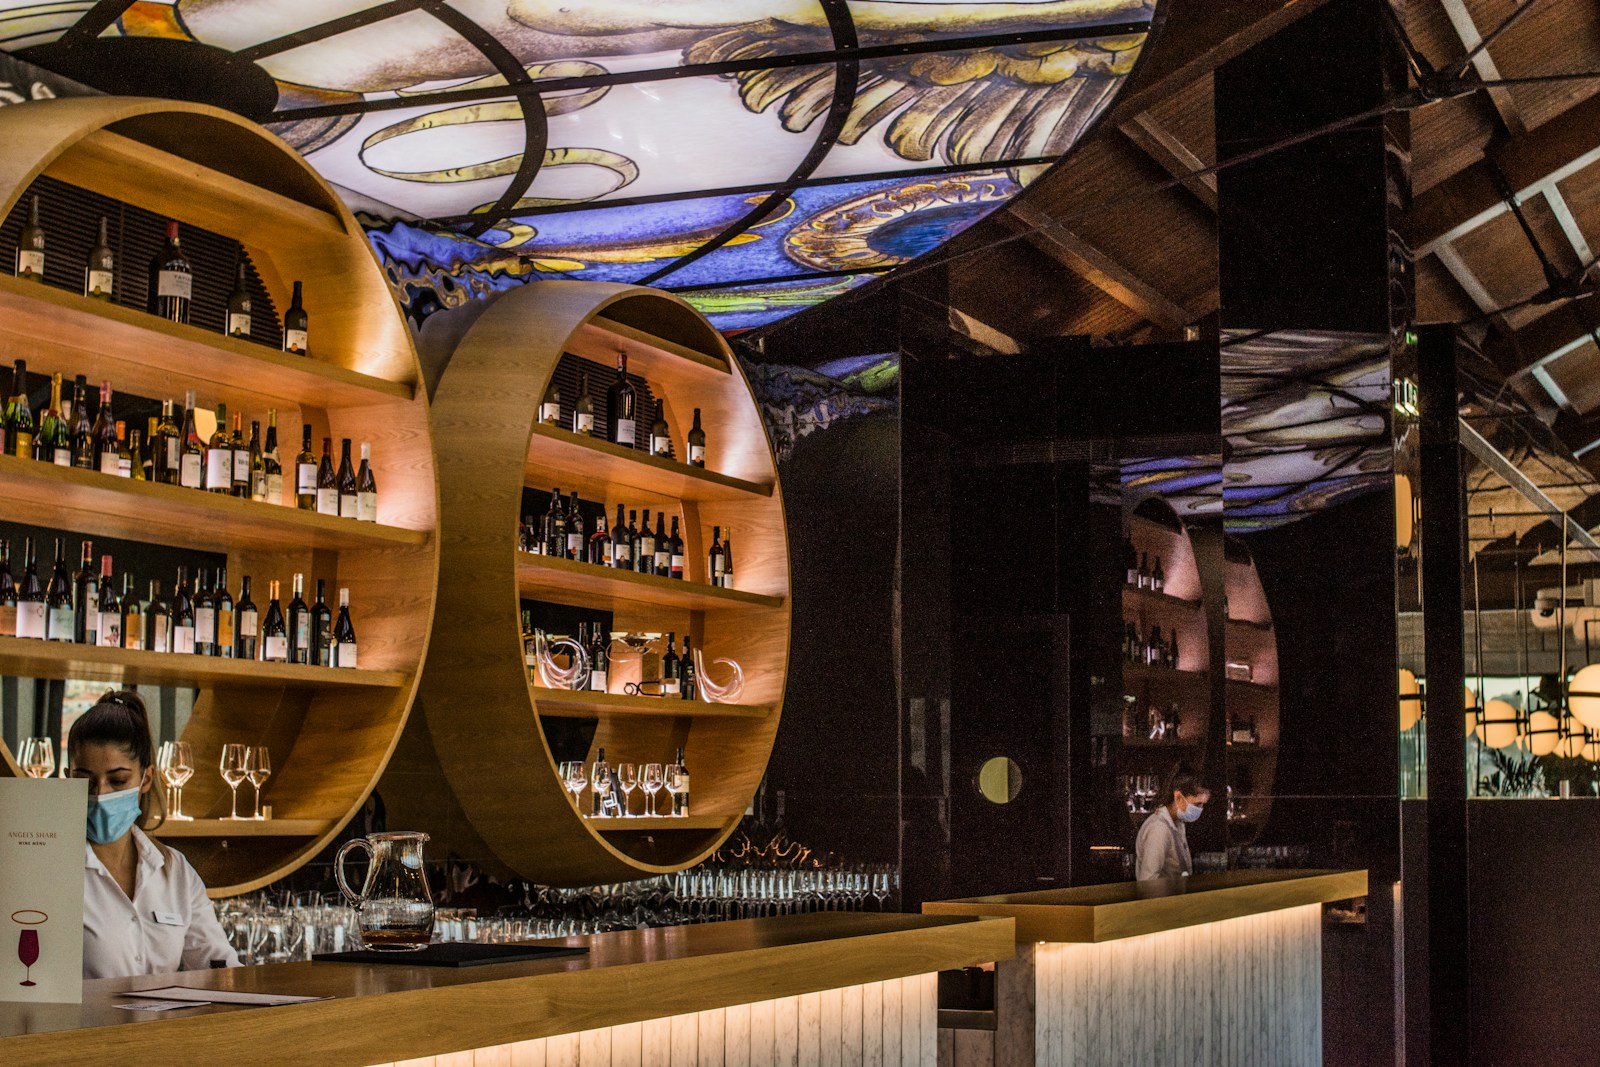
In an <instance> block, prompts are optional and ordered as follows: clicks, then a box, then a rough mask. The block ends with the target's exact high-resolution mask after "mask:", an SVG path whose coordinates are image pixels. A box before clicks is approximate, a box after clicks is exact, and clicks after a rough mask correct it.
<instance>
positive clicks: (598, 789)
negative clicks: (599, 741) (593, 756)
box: [589, 760, 611, 815]
mask: <svg viewBox="0 0 1600 1067" xmlns="http://www.w3.org/2000/svg"><path fill="white" fill-rule="evenodd" d="M589 790H590V792H591V793H592V794H593V796H592V797H591V803H592V804H593V806H594V808H595V814H596V815H601V814H604V813H605V804H606V801H605V798H606V797H607V796H609V795H610V794H611V764H609V763H607V762H606V761H605V760H595V761H594V765H593V766H591V767H590V768H589Z"/></svg>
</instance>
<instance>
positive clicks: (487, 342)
mask: <svg viewBox="0 0 1600 1067" xmlns="http://www.w3.org/2000/svg"><path fill="white" fill-rule="evenodd" d="M420 347H421V350H422V355H423V359H424V361H425V362H426V364H427V365H428V366H429V367H430V368H443V369H442V374H441V376H440V378H439V385H438V388H437V390H436V393H435V396H434V405H433V415H434V421H435V426H436V429H437V435H438V443H439V463H440V474H441V483H440V484H441V501H442V513H441V530H442V532H441V536H440V542H441V544H440V551H441V554H442V566H443V572H444V574H445V575H446V578H445V580H444V582H443V586H442V588H441V590H440V599H439V612H438V615H437V618H436V620H435V625H434V633H433V636H432V640H431V644H430V647H429V652H428V662H427V667H426V669H425V670H424V673H423V689H422V693H423V700H422V706H423V709H424V713H425V714H426V716H427V722H428V730H429V733H430V734H431V735H432V738H433V743H434V747H435V749H436V751H437V753H438V756H439V760H440V763H441V764H442V766H443V767H444V770H445V774H446V776H447V777H448V779H449V781H450V785H451V788H452V790H453V791H454V793H455V795H456V797H457V799H458V800H459V801H460V804H461V807H462V810H463V811H464V812H465V814H466V816H467V818H468V819H469V820H470V821H471V823H472V825H473V828H474V829H475V830H476V831H477V833H478V834H479V835H480V836H481V837H482V838H483V840H484V841H485V842H486V843H487V844H488V845H489V847H490V848H491V849H493V850H494V852H495V853H496V855H498V856H499V858H500V859H501V860H503V861H504V862H505V863H506V864H507V865H508V866H510V867H511V868H512V869H513V870H515V871H516V872H517V873H518V874H519V875H521V876H523V877H526V878H530V879H533V880H536V881H539V882H543V883H545V884H549V885H568V886H575V885H592V884H595V883H598V882H611V881H618V880H625V879H633V878H640V877H644V876H647V875H650V874H658V873H664V872H668V871H674V870H680V869H682V868H684V867H689V866H692V865H694V864H695V863H698V862H700V861H701V860H702V859H704V858H705V857H706V856H708V855H710V854H711V852H712V851H713V850H714V849H715V848H716V847H717V846H718V845H719V844H721V843H722V841H723V840H725V839H726V838H727V836H728V835H729V834H730V833H732V832H733V830H734V828H735V827H736V826H737V825H738V822H739V819H740V818H741V817H742V815H743V814H744V812H745V809H746V808H747V807H748V806H749V803H750V799H751V797H752V796H753V795H754V793H755V790H756V788H757V786H758V785H759V784H760V781H761V776H762V774H763V773H764V772H765V769H766V764H767V759H768V757H769V756H770V755H771V751H772V743H773V739H774V737H775V735H776V733H777V729H778V718H779V711H780V709H781V707H782V704H783V690H784V680H785V674H786V671H787V667H788V658H789V553H788V538H787V535H786V533H785V530H784V515H783V499H782V494H781V493H780V492H779V488H778V477H777V466H776V461H775V459H774V457H773V454H772V451H771V447H770V445H769V443H768V440H767V435H766V430H765V428H764V426H763V424H762V421H761V413H760V410H759V408H758V406H757V404H756V402H755V399H754V397H753V396H752V394H751V392H750V387H749V383H748V382H747V381H746V380H745V378H744V375H743V372H742V371H741V370H740V369H739V365H738V363H737V362H736V361H735V360H734V358H733V356H732V353H731V352H730V351H729V350H728V347H727V344H726V342H725V341H724V340H723V339H722V336H721V335H720V334H719V333H718V332H717V331H716V330H715V328H713V327H712V326H711V324H710V323H708V322H707V321H706V320H705V319H704V318H703V317H702V316H701V315H700V314H699V313H698V312H696V311H695V310H694V309H692V308H690V307H689V306H688V305H687V304H685V303H684V302H683V301H681V300H679V299H678V298H676V297H674V296H671V295H669V294H666V293H662V292H659V291H657V290H651V289H644V288H639V287H636V286H625V285H612V284H605V283H599V282H571V281H546V282H539V283H537V284H532V285H527V286H523V287H521V288H518V289H514V290H511V291H508V292H504V293H501V294H499V295H497V296H495V297H492V298H490V299H488V300H482V301H473V302H472V303H471V304H469V305H468V306H466V307H462V308H458V309H454V310H451V311H447V312H440V313H438V314H435V315H433V316H431V317H430V318H429V319H428V320H427V323H426V324H425V326H424V328H423V331H422V336H421V341H420ZM619 350H625V351H627V353H628V370H629V373H630V376H631V377H633V378H634V379H636V380H637V379H643V380H644V381H645V382H646V383H647V384H648V387H649V390H650V392H651V393H652V394H653V395H654V396H655V397H659V398H663V399H664V400H665V402H666V407H667V419H668V422H669V424H670V426H671V428H672V432H673V435H674V438H675V445H676V453H677V454H678V455H683V454H684V453H685V448H684V439H683V435H684V432H685V431H686V430H687V429H688V427H689V425H690V423H691V412H692V409H694V408H699V409H701V411H702V415H703V419H704V426H705V430H706V434H707V467H706V469H704V470H701V469H698V468H694V467H690V466H687V465H686V464H683V463H680V462H677V461H675V460H669V459H661V458H657V457H653V456H649V455H646V454H645V453H644V452H640V451H635V450H632V449H629V448H625V447H621V446H618V445H615V444H612V443H610V442H608V441H605V440H601V439H599V438H595V437H590V436H582V437H580V436H578V435H576V434H573V433H569V432H567V431H566V430H565V429H561V428H557V427H551V426H546V425H542V424H541V423H540V422H539V419H538V411H539V405H540V401H541V400H542V398H543V396H544V392H545V389H546V387H547V385H548V384H549V382H550V380H551V378H552V376H553V375H556V374H557V372H558V365H559V364H561V362H562V360H563V358H564V356H565V358H566V359H567V360H568V366H567V371H570V370H571V362H570V361H571V360H573V359H580V360H586V361H588V364H586V369H587V370H588V371H589V382H590V391H591V394H592V395H594V396H595V397H596V398H597V408H601V407H603V406H604V396H605V393H606V389H607V388H608V387H609V385H610V383H611V382H612V381H613V380H614V378H615V369H614V368H615V365H616V355H617V352H618V351H619ZM568 388H570V385H568V386H565V387H564V389H563V392H564V394H565V392H566V390H567V389H568ZM565 399H566V400H567V401H568V404H569V407H570V402H571V400H572V397H570V396H566V397H565ZM597 414H598V412H597ZM642 417H643V418H644V419H646V420H648V419H650V418H652V417H653V411H644V412H643V413H642ZM525 487H531V488H534V489H540V490H545V491H548V490H550V489H552V488H560V489H562V490H563V491H564V492H567V493H570V492H572V491H573V490H576V491H578V493H579V494H580V495H581V498H582V499H583V500H584V501H587V502H589V503H591V504H593V503H596V502H599V503H603V504H604V506H605V509H606V515H607V518H608V521H609V519H610V518H611V517H612V516H613V515H614V514H615V512H616V508H617V505H618V504H619V503H620V504H624V505H626V506H627V507H628V508H646V507H648V508H649V509H650V510H651V511H655V512H660V511H662V510H663V509H665V511H666V514H667V515H668V516H674V515H675V516H677V517H678V518H679V519H680V521H681V524H682V536H683V539H684V542H685V559H686V575H685V580H682V581H676V580H671V579H665V578H659V577H653V576H646V575H640V574H634V573H632V572H627V571H619V570H612V569H609V568H605V567H597V566H591V565H589V564H586V563H577V562H573V561H569V560H563V559H559V558H552V557H547V556H539V555H530V554H527V553H522V552H518V551H517V544H516V531H517V523H518V520H519V519H520V518H521V517H522V499H523V490H524V488H525ZM713 526H722V527H723V528H724V529H727V528H729V527H731V528H733V529H734V530H735V541H734V556H735V563H736V572H735V573H736V577H735V581H736V588H734V589H721V588H716V587H713V586H711V585H709V584H708V582H707V576H706V574H705V568H706V549H707V548H708V546H709V537H710V534H711V528H712V527H713ZM525 601H533V602H536V603H540V604H550V605H561V606H564V607H566V608H578V609H588V610H592V611H594V612H605V613H610V615H611V617H612V628H613V629H616V630H643V631H669V630H670V631H675V632H676V633H678V634H679V635H683V634H688V635H690V636H691V637H693V639H694V642H695V646H696V647H697V648H702V649H704V650H705V653H706V658H707V660H708V661H709V660H711V659H712V658H715V657H718V656H727V657H730V658H732V659H735V660H737V661H738V662H739V663H740V665H741V666H742V667H743V668H744V675H745V692H744V696H743V698H742V702H741V703H740V704H737V705H715V704H701V703H696V702H691V701H678V700H662V699H654V698H648V697H630V696H625V695H623V694H622V693H620V692H616V691H614V692H611V693H608V694H600V693H569V692H564V691H561V692H558V691H554V690H549V689H544V688H539V687H536V686H535V685H533V684H532V683H531V682H530V680H529V678H528V673H527V670H526V668H525V665H524V659H523V648H522V634H521V625H520V609H521V607H522V605H523V603H524V602H525ZM619 686H620V679H619V677H618V676H617V673H616V672H615V671H614V672H613V678H612V689H613V690H617V689H618V688H619ZM547 719H549V720H568V721H569V722H570V720H573V719H586V720H592V721H593V722H594V723H595V729H594V734H593V737H592V740H591V742H590V745H589V751H588V754H587V758H588V759H590V760H592V759H594V758H595V756H596V754H597V750H598V749H599V748H602V747H603V748H605V749H606V753H607V756H608V758H609V759H610V760H611V761H612V762H613V763H617V762H623V761H626V762H633V763H639V764H641V765H642V764H644V763H647V762H659V763H667V762H670V760H671V757H672V754H673V750H674V749H675V748H676V747H677V746H680V745H681V746H683V747H684V749H685V761H686V762H687V763H688V766H689V768H690V771H691V782H692V787H691V790H690V811H691V817H690V818H687V819H678V820H674V819H643V818H633V819H604V820H600V819H587V818H583V817H581V816H580V815H579V814H578V811H577V809H576V808H575V807H574V805H573V803H572V801H571V799H570V798H569V795H568V794H567V793H566V791H565V790H564V789H563V788H562V784H561V782H560V780H559V778H558V776H557V766H556V759H555V756H554V755H553V753H552V750H551V746H550V743H549V741H548V740H547V738H546V730H545V726H546V724H545V720H547ZM585 801H587V794H585ZM638 804H639V801H638V798H635V799H634V805H635V807H636V808H637V806H638Z"/></svg>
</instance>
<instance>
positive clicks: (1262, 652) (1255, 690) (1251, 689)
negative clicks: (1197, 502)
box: [1223, 536, 1280, 844]
mask: <svg viewBox="0 0 1600 1067" xmlns="http://www.w3.org/2000/svg"><path fill="white" fill-rule="evenodd" d="M1223 588H1224V590H1225V596H1226V597H1227V603H1228V611H1229V614H1230V617H1229V619H1228V624H1227V626H1226V628H1225V633H1224V639H1223V645H1224V653H1225V656H1224V658H1225V660H1226V661H1227V662H1239V663H1248V664H1250V668H1251V677H1250V681H1248V682H1247V681H1243V680H1241V679H1232V678H1230V679H1228V680H1227V684H1226V686H1225V691H1226V699H1227V704H1228V711H1229V712H1230V713H1231V714H1232V717H1233V719H1234V721H1238V720H1239V718H1240V717H1241V715H1243V716H1247V717H1248V718H1250V719H1252V720H1254V722H1255V726H1256V733H1257V735H1258V736H1259V737H1260V741H1259V742H1258V743H1256V744H1246V745H1234V744H1229V745H1228V748H1227V755H1228V760H1229V761H1230V764H1231V763H1232V761H1234V760H1235V759H1237V760H1238V761H1239V762H1240V763H1246V764H1247V766H1248V769H1247V771H1246V773H1247V774H1248V775H1249V779H1250V781H1249V785H1250V789H1249V791H1248V796H1247V798H1246V799H1244V800H1243V804H1244V806H1245V812H1246V817H1245V818H1242V819H1233V820H1230V821H1229V823H1228V826H1229V830H1230V833H1229V838H1230V841H1231V842H1232V843H1234V844H1248V843H1249V842H1250V841H1254V840H1255V839H1256V838H1257V837H1259V836H1260V834H1261V830H1262V829H1263V827H1264V826H1265V824H1266V822H1267V818H1268V816H1269V815H1271V813H1272V797H1273V793H1274V786H1275V781H1276V778H1277V770H1278V747H1279V736H1280V729H1279V722H1278V719H1279V696H1278V635H1277V632H1276V631H1275V630H1274V629H1273V626H1272V609H1271V607H1270V606H1269V605H1268V604H1267V591H1266V589H1265V587H1263V586H1262V584H1261V575H1260V573H1259V572H1258V571H1257V570H1256V563H1255V558H1254V557H1253V556H1252V555H1251V554H1250V548H1249V546H1248V545H1246V544H1245V543H1244V541H1242V540H1241V539H1239V538H1237V537H1231V536H1230V537H1225V538H1224V539H1223ZM1224 740H1228V739H1227V738H1224ZM1236 773H1237V772H1236V770H1235V768H1234V767H1233V766H1231V765H1230V766H1229V768H1228V781H1229V784H1230V785H1232V784H1234V782H1235V780H1236ZM1234 792H1235V794H1236V795H1237V794H1238V793H1239V790H1238V789H1237V788H1235V790H1234ZM1241 823H1242V824H1243V825H1244V826H1245V829H1243V830H1240V829H1239V826H1240V824H1241Z"/></svg>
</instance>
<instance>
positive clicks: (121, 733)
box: [67, 689, 166, 829]
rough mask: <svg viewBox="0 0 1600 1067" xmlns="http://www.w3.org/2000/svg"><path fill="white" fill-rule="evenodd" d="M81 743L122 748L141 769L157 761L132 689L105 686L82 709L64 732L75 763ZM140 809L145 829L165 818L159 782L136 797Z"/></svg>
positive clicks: (146, 716) (145, 719) (139, 700)
mask: <svg viewBox="0 0 1600 1067" xmlns="http://www.w3.org/2000/svg"><path fill="white" fill-rule="evenodd" d="M84 745H113V746H115V747H117V748H120V749H122V750H123V751H124V752H126V753H127V754H128V755H129V756H131V757H132V758H133V759H134V760H135V762H137V763H138V764H139V768H140V770H141V771H143V770H145V769H147V768H154V767H155V764H156V754H155V742H154V741H153V740H152V739H151V733H150V713H149V712H148V711H146V710H145V706H144V700H143V698H141V697H140V696H139V694H138V693H135V692H133V691H132V690H131V689H108V690H106V692H105V695H104V696H102V697H101V698H100V699H99V700H98V701H96V702H95V705H94V707H92V708H90V709H89V710H88V711H86V712H84V713H83V714H82V715H80V716H79V717H78V720H77V721H76V722H74V723H73V724H72V729H70V730H68V731H67V754H68V756H69V757H70V758H71V759H72V760H73V762H74V763H76V762H77V755H78V753H79V752H80V751H81V750H82V747H83V746H84ZM139 806H140V808H141V810H142V811H143V815H142V816H141V817H140V820H139V821H140V823H141V824H143V825H144V826H145V829H150V828H152V827H153V826H159V825H161V823H162V822H164V821H165V820H166V802H165V800H164V799H163V797H162V791H161V788H160V782H159V781H157V782H156V783H155V784H153V785H151V787H150V791H149V792H148V793H146V794H145V795H144V796H142V797H141V798H140V799H139ZM152 807H153V808H155V809H156V812H155V822H153V823H152V822H151V821H150V820H151V808H152Z"/></svg>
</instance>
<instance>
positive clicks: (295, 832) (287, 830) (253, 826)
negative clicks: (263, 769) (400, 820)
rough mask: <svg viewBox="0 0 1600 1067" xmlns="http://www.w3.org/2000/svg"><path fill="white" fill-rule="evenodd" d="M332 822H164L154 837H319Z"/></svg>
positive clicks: (268, 820)
mask: <svg viewBox="0 0 1600 1067" xmlns="http://www.w3.org/2000/svg"><path fill="white" fill-rule="evenodd" d="M240 788H241V789H242V788H244V787H243V786H241V787H240ZM245 795H246V796H250V795H252V794H249V793H247V794H245ZM332 825H333V824H332V823H331V822H329V821H328V820H326V819H260V820H256V819H194V820H191V821H189V822H170V821H169V822H164V823H162V824H161V826H160V827H158V828H157V829H156V830H155V831H154V832H153V834H152V836H154V837H318V836H320V835H321V834H323V833H325V832H326V831H327V830H328V829H329V828H330V827H331V826H332Z"/></svg>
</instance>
